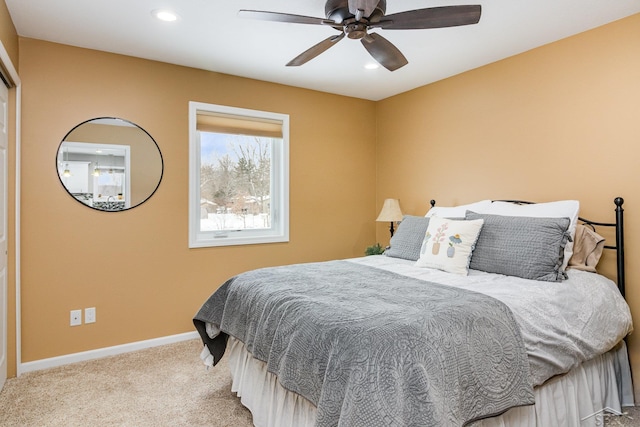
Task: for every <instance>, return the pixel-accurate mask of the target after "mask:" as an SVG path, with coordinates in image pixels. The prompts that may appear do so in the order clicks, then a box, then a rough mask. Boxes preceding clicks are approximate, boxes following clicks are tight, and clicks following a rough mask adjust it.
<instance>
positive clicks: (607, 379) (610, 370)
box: [226, 337, 634, 427]
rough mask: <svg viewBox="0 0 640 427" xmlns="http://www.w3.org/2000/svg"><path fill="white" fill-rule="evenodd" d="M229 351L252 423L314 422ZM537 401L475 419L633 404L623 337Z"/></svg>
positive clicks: (507, 421)
mask: <svg viewBox="0 0 640 427" xmlns="http://www.w3.org/2000/svg"><path fill="white" fill-rule="evenodd" d="M226 353H227V356H228V360H229V367H230V369H231V376H232V378H233V382H232V386H231V390H232V391H233V392H235V393H237V395H238V397H240V401H241V402H242V404H243V405H244V406H245V407H247V408H248V409H249V410H250V411H251V413H252V414H253V423H254V425H255V426H256V427H313V426H314V425H315V419H316V407H315V406H314V405H313V404H312V403H311V402H309V401H308V400H307V399H305V398H304V397H302V396H300V395H298V394H296V393H293V392H290V391H288V390H286V389H285V388H284V387H282V386H281V385H280V383H279V382H278V380H277V378H276V376H275V375H273V374H272V373H270V372H267V369H266V364H265V363H264V362H262V361H260V360H257V359H254V358H253V356H252V355H251V354H250V353H249V352H248V351H247V350H246V349H245V347H244V344H243V343H242V342H241V341H238V340H236V339H234V338H233V337H230V338H229V342H228V344H227V352H226ZM534 394H535V399H536V404H535V405H533V406H525V407H518V408H513V409H510V410H509V411H507V412H505V413H504V414H502V415H501V416H499V417H494V418H488V419H485V420H481V421H478V422H476V423H473V424H472V425H473V426H476V427H477V426H481V427H507V426H509V427H512V426H522V427H525V426H526V427H546V426H580V427H583V426H584V427H587V426H593V427H595V426H601V425H602V419H603V415H604V414H605V413H609V414H612V413H613V414H620V413H621V412H622V406H633V405H634V402H633V388H632V383H631V370H630V368H629V360H628V356H627V347H626V345H625V343H624V342H621V343H620V344H619V345H618V346H617V347H616V348H614V349H613V350H611V351H610V352H608V353H606V354H604V355H601V356H598V357H596V358H594V359H592V360H589V361H587V362H585V363H583V364H582V365H580V366H578V367H577V368H575V369H573V370H571V371H570V372H569V373H567V374H565V375H562V376H558V377H555V378H552V379H550V380H549V381H547V382H546V383H544V384H543V385H541V386H539V387H536V388H535V389H534Z"/></svg>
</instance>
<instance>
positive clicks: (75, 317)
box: [69, 310, 82, 326]
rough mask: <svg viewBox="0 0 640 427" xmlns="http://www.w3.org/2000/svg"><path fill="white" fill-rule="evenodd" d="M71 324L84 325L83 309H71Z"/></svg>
mask: <svg viewBox="0 0 640 427" xmlns="http://www.w3.org/2000/svg"><path fill="white" fill-rule="evenodd" d="M69 325H70V326H80V325H82V310H71V317H70V322H69Z"/></svg>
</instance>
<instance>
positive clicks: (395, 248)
mask: <svg viewBox="0 0 640 427" xmlns="http://www.w3.org/2000/svg"><path fill="white" fill-rule="evenodd" d="M428 226H429V218H425V217H423V216H412V215H405V216H404V218H403V219H402V222H401V223H400V225H399V226H398V229H397V230H396V232H395V233H394V235H393V237H392V238H391V243H390V245H391V247H390V248H389V249H387V250H386V251H385V252H384V253H385V255H387V256H390V257H394V258H403V259H409V260H411V261H417V260H418V258H420V248H421V247H422V241H423V240H424V235H425V233H426V232H427V227H428Z"/></svg>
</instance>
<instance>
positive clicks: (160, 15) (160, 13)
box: [151, 9, 178, 22]
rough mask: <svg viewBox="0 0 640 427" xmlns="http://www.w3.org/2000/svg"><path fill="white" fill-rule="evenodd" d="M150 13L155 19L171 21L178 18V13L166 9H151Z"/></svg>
mask: <svg viewBox="0 0 640 427" xmlns="http://www.w3.org/2000/svg"><path fill="white" fill-rule="evenodd" d="M151 14H152V15H153V16H155V17H156V18H157V19H159V20H161V21H165V22H173V21H177V20H178V15H176V14H175V13H174V12H171V11H170V10H166V9H156V10H154V11H152V12H151Z"/></svg>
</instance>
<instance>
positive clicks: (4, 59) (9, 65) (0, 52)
mask: <svg viewBox="0 0 640 427" xmlns="http://www.w3.org/2000/svg"><path fill="white" fill-rule="evenodd" d="M0 62H1V63H2V65H3V66H4V69H5V70H6V71H7V73H9V77H10V78H11V80H13V83H14V84H15V86H16V87H15V90H16V93H15V103H16V104H15V110H14V111H15V115H16V122H15V128H16V129H15V155H14V158H15V183H16V186H15V200H14V202H15V249H14V250H15V259H16V263H15V290H16V306H15V310H16V375H20V374H21V373H22V339H21V330H22V328H21V311H20V301H21V300H20V188H21V186H20V152H21V146H20V138H21V134H22V132H21V127H20V126H21V109H22V82H21V81H20V77H19V76H18V72H17V71H16V68H15V67H14V65H13V62H12V61H11V58H10V57H9V53H8V52H7V50H6V49H5V47H4V44H3V43H2V41H0ZM9 285H11V284H9Z"/></svg>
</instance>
